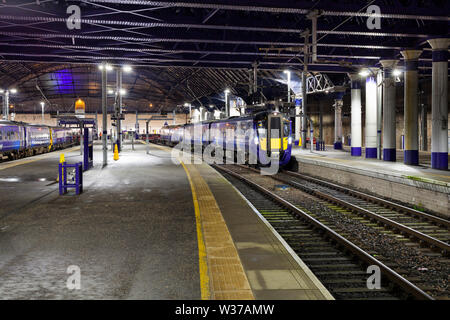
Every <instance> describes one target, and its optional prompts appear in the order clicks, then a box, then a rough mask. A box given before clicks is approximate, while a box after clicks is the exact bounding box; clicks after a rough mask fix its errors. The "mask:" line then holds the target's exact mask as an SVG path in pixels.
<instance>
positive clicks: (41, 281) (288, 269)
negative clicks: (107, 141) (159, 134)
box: [0, 143, 332, 299]
mask: <svg viewBox="0 0 450 320" xmlns="http://www.w3.org/2000/svg"><path fill="white" fill-rule="evenodd" d="M60 153H64V154H65V158H66V161H67V162H69V163H74V162H78V161H81V156H80V152H79V148H77V147H75V148H72V149H66V150H64V151H59V152H52V153H48V154H44V155H40V156H36V157H31V158H26V159H22V160H17V161H12V162H4V163H0V195H1V196H0V200H1V203H2V207H1V208H0V247H1V248H2V250H1V251H0V278H1V279H2V281H1V282H0V296H1V297H2V298H3V299H202V298H203V299H331V298H332V297H331V296H330V295H329V293H328V292H327V291H326V290H325V289H324V288H323V286H321V284H320V283H319V282H318V280H317V279H316V278H315V277H314V275H313V274H312V273H310V271H309V269H307V267H306V266H304V265H302V264H301V263H299V261H298V260H296V259H294V257H293V256H292V255H291V253H290V252H289V251H288V250H287V249H286V247H284V245H283V244H282V243H281V242H280V241H279V240H278V239H277V238H276V236H275V235H274V233H273V231H272V230H270V228H268V227H267V226H266V225H265V224H264V223H263V222H262V221H261V220H260V219H259V218H258V217H257V215H256V214H255V212H253V210H252V209H251V207H250V206H249V205H248V204H247V203H246V201H245V199H243V198H242V197H241V196H240V195H239V194H238V193H237V191H235V189H234V188H233V187H232V186H231V184H229V183H228V182H227V181H226V180H225V179H224V178H223V177H222V176H221V175H220V174H219V173H217V172H216V171H215V170H214V169H212V168H211V167H210V166H208V165H207V164H185V165H184V164H183V165H179V164H176V163H174V161H173V158H172V157H171V154H170V149H168V148H165V147H160V146H155V145H150V146H146V145H143V144H139V143H137V144H135V150H131V146H130V145H124V150H123V152H122V153H121V155H120V159H119V160H118V161H114V160H113V155H112V153H111V151H108V165H107V166H106V167H104V168H103V167H102V152H101V145H99V143H96V144H95V146H94V167H93V168H92V169H90V170H88V171H86V172H84V186H83V187H84V192H83V193H82V194H81V195H79V196H76V195H74V193H73V191H71V193H70V194H68V195H64V196H60V195H59V194H58V184H57V182H56V181H55V180H56V175H57V167H58V162H59V157H60ZM194 194H195V195H194ZM201 244H203V245H204V247H203V249H202V247H201ZM71 266H72V267H73V266H75V267H77V268H79V270H80V275H81V277H80V286H81V288H80V289H79V290H69V289H68V287H67V280H68V279H69V277H70V276H71V274H69V273H68V268H69V267H71ZM205 267H206V269H205Z"/></svg>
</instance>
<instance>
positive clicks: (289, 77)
mask: <svg viewBox="0 0 450 320" xmlns="http://www.w3.org/2000/svg"><path fill="white" fill-rule="evenodd" d="M283 73H286V75H287V102H288V103H289V102H291V72H290V71H289V70H284V71H283Z"/></svg>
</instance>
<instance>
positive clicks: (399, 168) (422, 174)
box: [292, 146, 450, 187]
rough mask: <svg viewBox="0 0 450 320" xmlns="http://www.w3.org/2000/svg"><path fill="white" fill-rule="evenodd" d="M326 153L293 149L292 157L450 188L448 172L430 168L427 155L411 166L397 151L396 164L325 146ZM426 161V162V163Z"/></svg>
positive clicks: (449, 172) (399, 151) (423, 155)
mask: <svg viewBox="0 0 450 320" xmlns="http://www.w3.org/2000/svg"><path fill="white" fill-rule="evenodd" d="M326 149H327V150H326V151H316V150H314V151H313V152H312V153H311V152H310V150H309V149H307V150H304V149H301V148H298V147H296V148H294V149H293V150H292V155H293V156H296V157H301V158H302V159H310V160H315V161H320V162H323V163H330V164H334V165H338V166H342V167H348V168H353V169H360V170H364V171H367V172H377V173H384V174H387V175H392V176H398V177H404V178H410V179H414V177H417V178H424V179H426V180H424V181H425V182H430V183H438V184H442V183H443V184H446V185H447V186H449V187H450V171H444V170H435V169H432V168H431V167H430V164H429V159H428V158H429V157H431V156H430V155H429V153H424V152H421V153H420V159H421V165H419V166H411V165H406V164H404V163H403V162H402V160H403V157H402V154H403V153H402V151H401V150H398V151H397V155H398V157H397V162H390V161H383V160H378V159H366V158H364V157H352V156H351V155H350V150H349V149H348V148H345V149H344V150H334V149H333V147H332V146H327V148H326ZM427 160H428V162H427Z"/></svg>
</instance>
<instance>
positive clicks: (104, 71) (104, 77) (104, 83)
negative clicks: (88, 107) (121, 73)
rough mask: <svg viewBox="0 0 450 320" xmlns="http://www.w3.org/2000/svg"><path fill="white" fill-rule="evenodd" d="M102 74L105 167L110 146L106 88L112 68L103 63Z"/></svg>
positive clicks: (101, 66)
mask: <svg viewBox="0 0 450 320" xmlns="http://www.w3.org/2000/svg"><path fill="white" fill-rule="evenodd" d="M98 68H99V69H100V70H101V72H102V145H103V166H106V165H107V164H108V154H107V151H108V146H107V141H106V138H107V136H108V122H107V120H108V119H107V113H108V109H107V99H108V96H107V91H106V86H107V83H108V78H107V74H108V71H111V70H112V66H111V65H109V64H107V63H106V62H103V63H102V64H101V65H100V66H99V67H98Z"/></svg>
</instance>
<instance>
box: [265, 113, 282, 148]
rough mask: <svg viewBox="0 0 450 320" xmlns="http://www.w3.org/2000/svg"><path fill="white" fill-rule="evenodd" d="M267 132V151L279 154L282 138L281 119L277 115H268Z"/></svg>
mask: <svg viewBox="0 0 450 320" xmlns="http://www.w3.org/2000/svg"><path fill="white" fill-rule="evenodd" d="M267 131H268V132H267V137H268V139H267V140H268V148H267V150H268V151H271V152H278V153H279V152H280V149H281V139H282V138H283V134H282V130H281V117H280V116H279V115H269V117H268V128H267Z"/></svg>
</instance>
